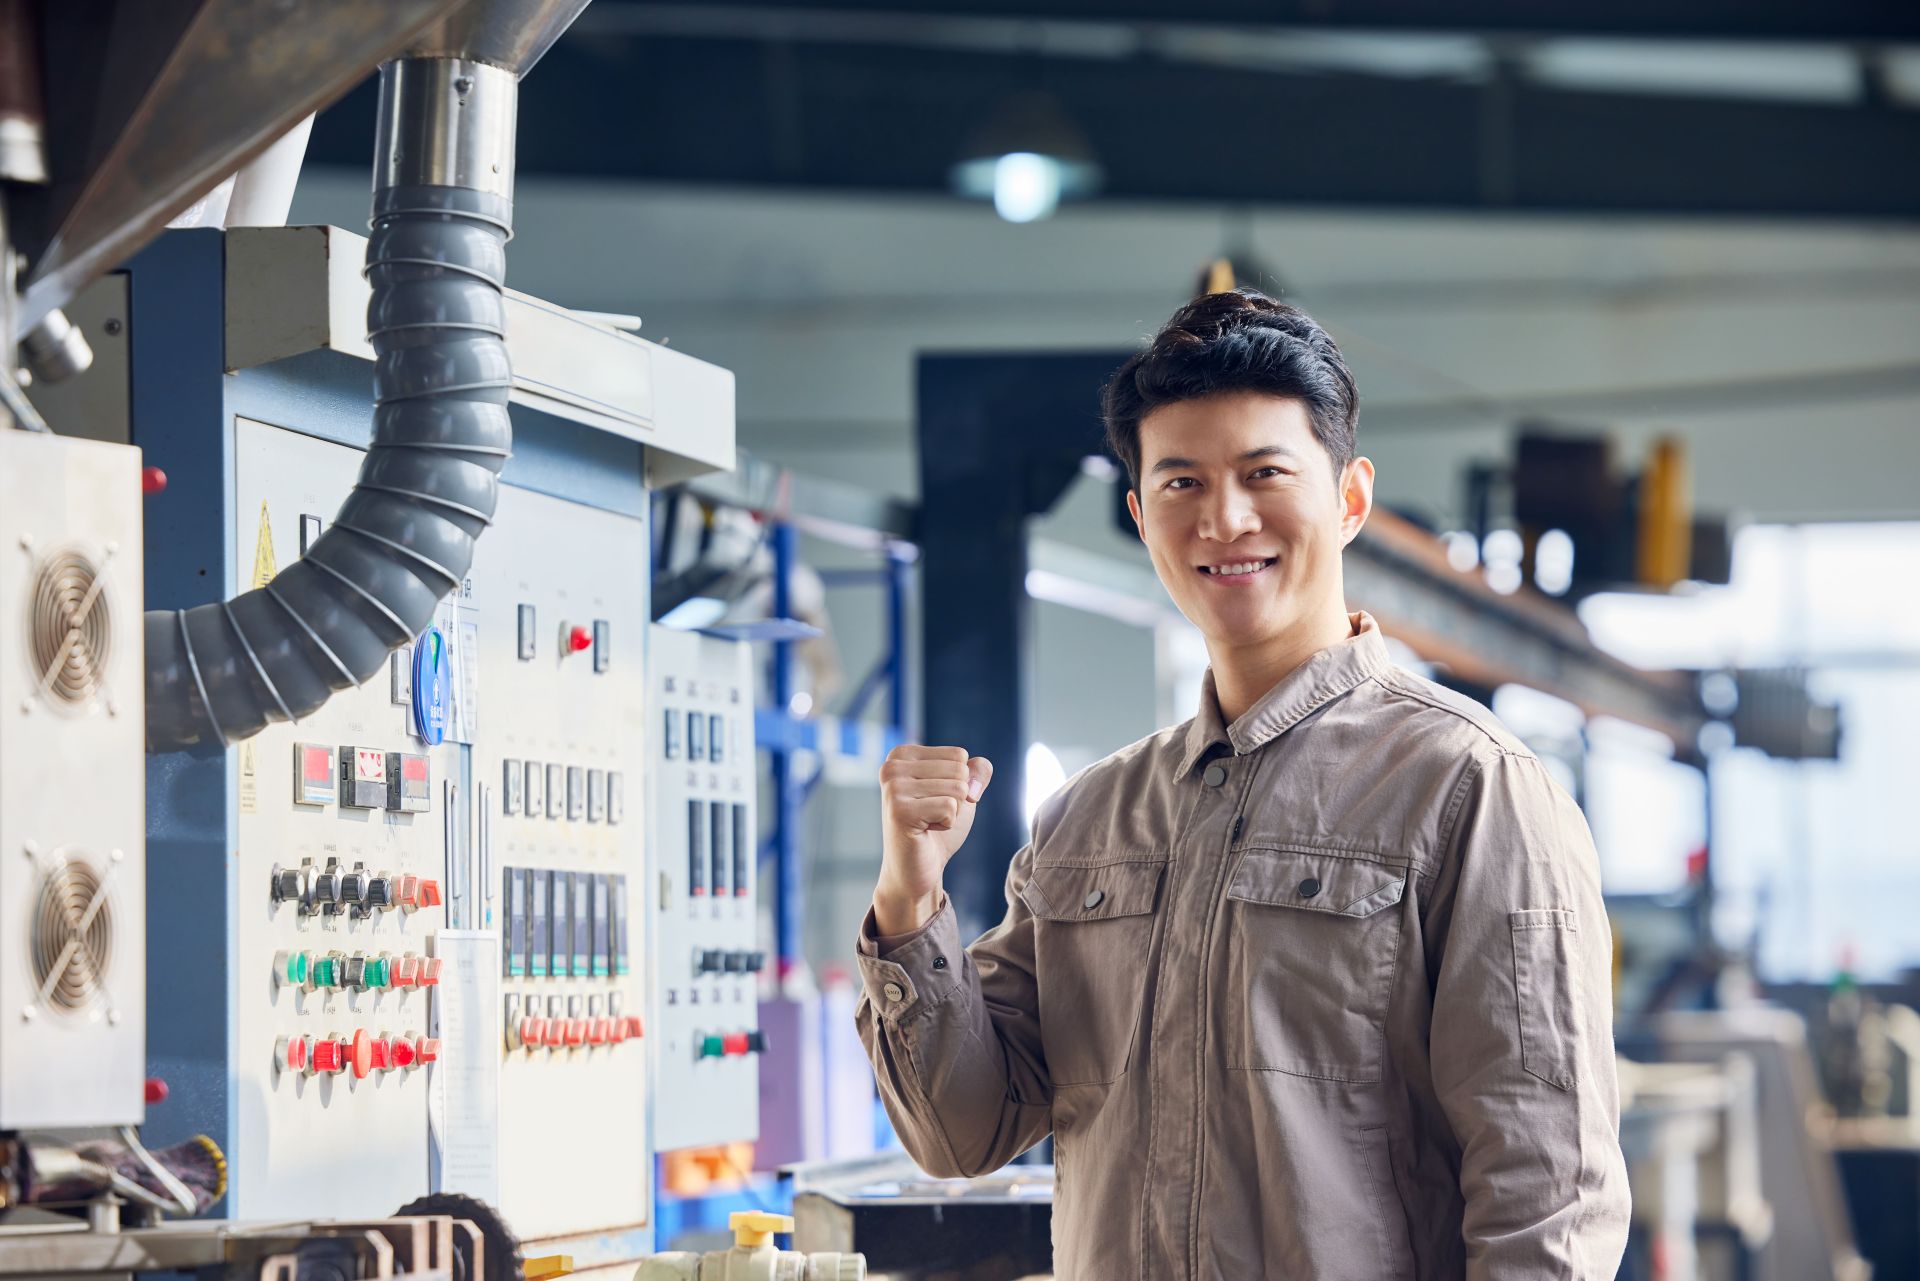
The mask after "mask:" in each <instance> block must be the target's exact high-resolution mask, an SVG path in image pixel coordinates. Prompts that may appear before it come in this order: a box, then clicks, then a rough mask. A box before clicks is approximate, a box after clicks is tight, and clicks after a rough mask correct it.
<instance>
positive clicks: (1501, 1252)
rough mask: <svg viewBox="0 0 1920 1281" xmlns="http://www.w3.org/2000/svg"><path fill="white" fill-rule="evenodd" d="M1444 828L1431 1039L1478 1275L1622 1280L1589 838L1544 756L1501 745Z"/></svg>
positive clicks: (1602, 961)
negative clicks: (1457, 1151)
mask: <svg viewBox="0 0 1920 1281" xmlns="http://www.w3.org/2000/svg"><path fill="white" fill-rule="evenodd" d="M1442 832H1443V834H1450V835H1447V836H1446V845H1445V861H1444V863H1443V864H1442V867H1441V869H1440V875H1439V877H1438V878H1437V883H1436V885H1435V891H1434V895H1433V897H1432V899H1431V900H1430V903H1429V907H1428V912H1427V922H1426V936H1427V940H1428V948H1429V951H1430V953H1431V954H1433V956H1432V959H1433V960H1434V961H1435V964H1433V965H1432V966H1431V968H1430V969H1429V971H1428V972H1429V973H1430V974H1434V975H1436V978H1435V987H1434V996H1433V1023H1432V1030H1431V1033H1430V1038H1429V1043H1430V1050H1431V1054H1432V1070H1433V1083H1434V1088H1435V1090H1436V1092H1437V1093H1438V1095H1439V1099H1440V1105H1441V1108H1442V1109H1443V1110H1444V1112H1445V1113H1446V1116H1447V1119H1448V1122H1449V1123H1450V1125H1451V1126H1452V1129H1453V1133H1454V1136H1455V1138H1456V1139H1457V1141H1458V1142H1459V1145H1460V1191H1461V1195H1462V1197H1463V1198H1464V1199H1465V1202H1466V1214H1465V1221H1464V1233H1465V1237H1466V1242H1465V1244H1466V1252H1467V1276H1468V1278H1469V1281H1521V1279H1522V1278H1525V1281H1550V1279H1551V1281H1613V1277H1614V1275H1615V1273H1616V1271H1617V1270H1618V1268H1619V1265H1620V1258H1621V1255H1622V1253H1623V1252H1624V1250H1625V1248H1626V1237H1627V1219H1628V1212H1629V1208H1630V1207H1629V1200H1628V1192H1627V1171H1626V1162H1625V1160H1624V1158H1623V1156H1622V1155H1621V1150H1620V1140H1619V1121H1620V1100H1619V1086H1618V1081H1617V1078H1616V1072H1615V1065H1614V1050H1613V995H1612V979H1611V976H1612V955H1613V946H1612V939H1611V933H1610V929H1609V926H1608V923H1607V915H1606V909H1605V907H1604V905H1603V903H1602V901H1601V897H1600V876H1599V865H1598V860H1597V858H1596V856H1595V853H1594V848H1593V838H1592V836H1591V835H1590V834H1589V832H1588V830H1587V825H1586V820H1585V819H1584V817H1583V816H1582V815H1581V813H1580V810H1579V808H1578V807H1577V806H1576V805H1575V804H1574V803H1573V800H1572V798H1571V797H1569V796H1568V795H1567V794H1566V792H1565V791H1564V790H1562V789H1561V787H1560V786H1559V785H1558V784H1557V783H1555V782H1554V781H1553V778H1552V776H1551V775H1549V774H1548V773H1547V770H1546V767H1545V766H1544V765H1542V764H1541V762H1540V761H1539V760H1538V759H1537V758H1535V757H1533V756H1531V755H1525V754H1520V753H1514V752H1507V751H1504V750H1501V751H1496V752H1493V753H1490V754H1489V755H1488V756H1487V757H1486V758H1485V759H1482V760H1479V761H1477V762H1476V763H1475V764H1474V765H1472V766H1470V767H1469V769H1468V771H1467V773H1466V774H1465V775H1464V776H1463V777H1462V778H1461V780H1460V782H1459V784H1458V785H1457V787H1456V788H1455V789H1454V791H1453V794H1452V797H1451V800H1450V802H1449V809H1448V814H1447V816H1445V817H1443V819H1442Z"/></svg>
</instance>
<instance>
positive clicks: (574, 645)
mask: <svg viewBox="0 0 1920 1281" xmlns="http://www.w3.org/2000/svg"><path fill="white" fill-rule="evenodd" d="M592 648H593V633H592V632H590V631H588V630H587V629H586V628H584V627H569V628H568V629H567V653H569V654H578V653H580V652H581V651H582V650H588V649H592Z"/></svg>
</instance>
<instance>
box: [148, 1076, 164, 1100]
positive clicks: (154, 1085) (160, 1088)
mask: <svg viewBox="0 0 1920 1281" xmlns="http://www.w3.org/2000/svg"><path fill="white" fill-rule="evenodd" d="M167 1094H168V1090H167V1083H166V1082H165V1081H162V1080H161V1079H160V1078H159V1077H157V1076H150V1077H148V1078H147V1087H146V1095H147V1106H148V1107H152V1106H153V1105H154V1104H156V1103H165V1102H166V1101H167Z"/></svg>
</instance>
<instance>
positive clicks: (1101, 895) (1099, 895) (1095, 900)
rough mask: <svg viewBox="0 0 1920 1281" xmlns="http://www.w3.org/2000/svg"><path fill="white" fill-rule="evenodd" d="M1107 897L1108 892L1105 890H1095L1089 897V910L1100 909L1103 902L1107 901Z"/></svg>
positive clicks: (1087, 902)
mask: <svg viewBox="0 0 1920 1281" xmlns="http://www.w3.org/2000/svg"><path fill="white" fill-rule="evenodd" d="M1106 897H1107V892H1106V891H1105V890H1094V891H1093V892H1092V893H1090V894H1088V895H1087V897H1086V905H1087V907H1088V908H1089V909H1092V908H1096V907H1099V906H1100V903H1101V900H1103V899H1105V898H1106Z"/></svg>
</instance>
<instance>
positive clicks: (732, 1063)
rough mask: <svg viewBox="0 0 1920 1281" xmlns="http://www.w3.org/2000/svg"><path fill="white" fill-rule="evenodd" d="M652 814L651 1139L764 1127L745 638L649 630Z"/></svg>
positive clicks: (679, 1144)
mask: <svg viewBox="0 0 1920 1281" xmlns="http://www.w3.org/2000/svg"><path fill="white" fill-rule="evenodd" d="M649 666H650V668H651V675H652V682H651V688H650V690H649V693H650V694H651V695H652V697H653V699H654V702H655V707H656V709H657V710H656V711H655V713H654V716H653V722H654V726H655V729H656V731H657V734H656V737H655V738H654V740H653V752H652V757H653V760H652V768H651V769H649V770H648V771H647V773H648V777H649V779H650V780H651V788H650V791H651V812H652V822H653V830H654V843H655V849H656V850H657V851H658V854H659V858H658V862H657V868H656V872H655V877H654V882H653V884H654V891H655V894H656V896H657V901H656V904H655V907H656V911H655V915H654V917H653V943H654V946H653V957H654V961H653V970H654V976H655V981H654V994H655V1006H654V1012H653V1021H652V1032H651V1037H650V1044H651V1046H652V1051H653V1065H654V1072H655V1074H656V1075H655V1089H656V1090H657V1092H658V1094H659V1097H661V1098H662V1099H672V1100H675V1103H674V1106H672V1107H670V1108H660V1109H658V1110H656V1112H655V1114H654V1118H653V1137H654V1143H655V1145H656V1146H657V1147H658V1148H659V1149H660V1150H661V1151H663V1152H665V1151H671V1150H673V1149H676V1148H692V1147H707V1146H711V1145H716V1144H721V1143H729V1142H735V1141H741V1140H750V1139H753V1138H755V1137H757V1135H758V1133H759V1107H760V1071H759V1056H760V1054H761V1053H762V1052H763V1051H764V1050H765V1049H766V1040H765V1038H764V1036H763V1034H762V1032H761V1030H760V1021H759V1009H760V1004H759V980H760V975H761V973H762V972H763V971H764V970H765V969H766V961H767V953H766V950H765V949H764V948H763V947H762V946H761V945H760V942H759V938H760V932H759V910H758V906H757V903H758V890H759V869H758V866H757V865H758V862H759V859H758V857H757V848H756V847H757V845H758V843H759V842H758V839H757V832H758V826H757V823H756V819H755V779H754V750H753V703H754V699H753V694H754V680H753V670H752V667H751V665H750V651H749V650H748V649H747V647H746V646H744V645H742V644H740V643H738V642H736V641H731V640H725V639H722V638H719V637H714V636H707V635H702V634H700V633H698V632H685V631H676V630H674V629H672V628H668V627H660V626H656V627H655V628H654V629H653V636H652V645H651V655H650V663H649Z"/></svg>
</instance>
